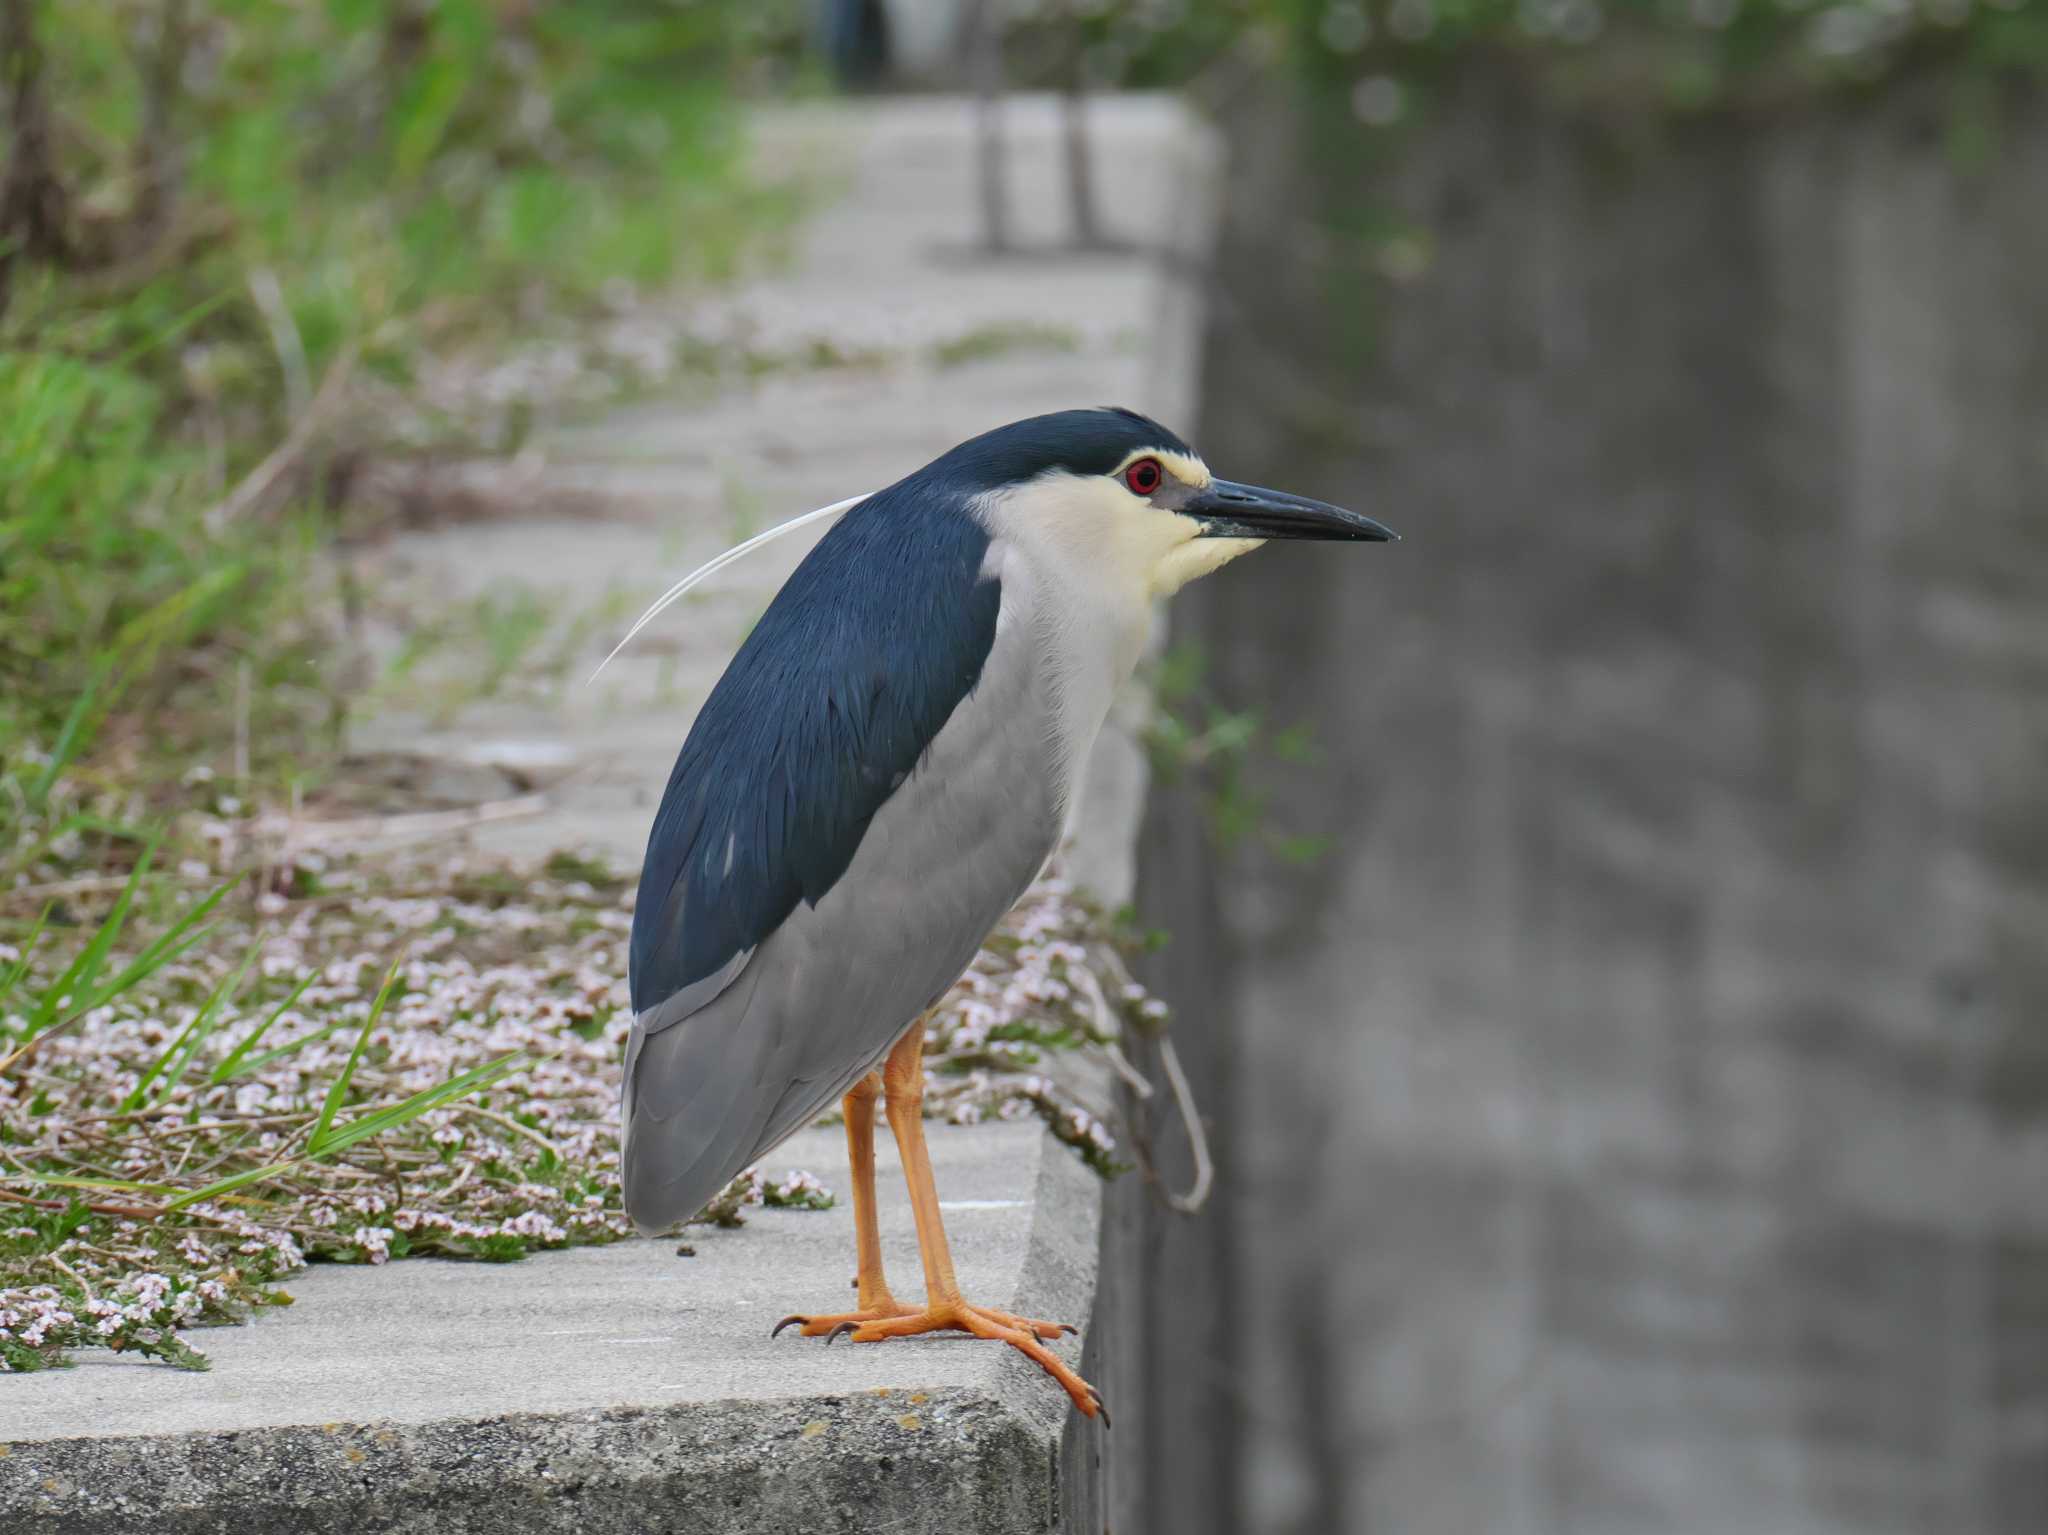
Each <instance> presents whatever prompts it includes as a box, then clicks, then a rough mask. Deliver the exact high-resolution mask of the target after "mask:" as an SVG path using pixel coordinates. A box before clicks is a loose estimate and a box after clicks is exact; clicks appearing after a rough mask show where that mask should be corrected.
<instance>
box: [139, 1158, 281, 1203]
mask: <svg viewBox="0 0 2048 1535" xmlns="http://www.w3.org/2000/svg"><path fill="white" fill-rule="evenodd" d="M304 1160H305V1158H304V1157H293V1158H292V1159H291V1160H289V1161H285V1162H272V1163H271V1164H270V1165H269V1166H268V1167H251V1168H245V1169H244V1170H243V1171H241V1172H238V1173H233V1174H231V1175H229V1176H228V1177H225V1178H223V1179H221V1180H220V1181H219V1182H218V1183H209V1184H207V1185H206V1187H205V1188H203V1189H194V1190H192V1192H191V1193H189V1194H180V1195H179V1196H178V1197H177V1198H176V1199H173V1200H171V1201H170V1202H169V1203H167V1204H166V1205H165V1206H164V1214H166V1215H170V1214H172V1213H174V1212H175V1211H178V1210H182V1209H184V1208H185V1207H186V1206H187V1205H196V1204H198V1203H199V1202H200V1201H201V1200H204V1199H218V1198H219V1197H220V1196H221V1195H223V1194H232V1193H234V1191H235V1190H236V1189H242V1188H247V1187H248V1186H249V1185H250V1184H252V1183H261V1182H262V1181H263V1180H264V1179H265V1178H273V1177H275V1176H277V1174H279V1173H281V1172H287V1171H289V1170H290V1169H292V1168H294V1167H296V1166H298V1164H299V1163H301V1162H303V1161H304Z"/></svg>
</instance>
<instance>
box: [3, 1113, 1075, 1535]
mask: <svg viewBox="0 0 2048 1535" xmlns="http://www.w3.org/2000/svg"><path fill="white" fill-rule="evenodd" d="M932 1140H933V1151H934V1156H935V1161H936V1164H937V1174H938V1179H939V1186H940V1191H941V1193H942V1194H943V1195H944V1196H945V1201H946V1205H947V1207H948V1208H947V1217H948V1224H949V1228H950V1229H951V1231H952V1233H953V1237H954V1242H955V1244H956V1248H957V1252H956V1257H957V1259H958V1265H959V1269H960V1277H961V1283H962V1286H963V1287H964V1288H965V1289H966V1290H967V1292H968V1294H969V1295H970V1296H971V1297H973V1298H975V1299H978V1300H981V1301H984V1302H986V1303H988V1304H991V1305H997V1306H1002V1307H1006V1308H1013V1309H1016V1310H1018V1311H1022V1312H1025V1313H1027V1314H1032V1315H1038V1316H1046V1317H1052V1318H1057V1319H1062V1320H1071V1321H1075V1322H1077V1323H1085V1321H1086V1319H1087V1318H1088V1316H1089V1313H1090V1310H1091V1306H1092V1301H1093V1291H1094V1284H1095V1249H1096V1220H1097V1216H1098V1211H1099V1208H1100V1185H1099V1184H1098V1182H1097V1180H1096V1178H1095V1176H1094V1175H1093V1174H1092V1173H1090V1172H1089V1171H1088V1170H1087V1169H1086V1168H1084V1167H1082V1166H1081V1165H1080V1163H1079V1162H1078V1161H1077V1160H1076V1159H1075V1157H1074V1156H1073V1154H1072V1153H1071V1152H1069V1151H1067V1150H1066V1149H1065V1148H1064V1147H1062V1146H1060V1145H1059V1144H1058V1143H1057V1142H1054V1141H1053V1140H1051V1138H1050V1137H1048V1136H1046V1135H1045V1134H1044V1133H1043V1132H1042V1131H1041V1130H1039V1129H1038V1128H1037V1127H1036V1126H1035V1125H991V1126H982V1127H977V1128H974V1129H954V1128H942V1127H936V1126H935V1127H933V1133H932ZM884 1142H885V1148H884V1154H883V1156H882V1158H881V1161H882V1168H881V1177H880V1184H881V1191H882V1200H881V1204H882V1220H883V1228H884V1237H885V1251H886V1254H887V1258H888V1262H889V1267H890V1273H891V1277H892V1280H893V1281H894V1282H895V1284H896V1286H897V1288H898V1291H899V1293H901V1294H904V1295H914V1294H916V1293H918V1292H919V1289H920V1285H919V1276H918V1269H917V1259H916V1244H915V1240H914V1237H913V1236H912V1234H911V1230H910V1216H909V1208H908V1201H907V1200H906V1199H905V1197H904V1195H903V1192H902V1180H901V1178H900V1176H892V1174H894V1173H895V1168H894V1166H893V1157H891V1156H889V1155H888V1154H887V1151H886V1137H885V1138H884ZM784 1157H786V1158H787V1160H788V1162H789V1163H791V1164H792V1165H801V1166H806V1167H809V1168H811V1169H812V1170H814V1171H816V1172H818V1173H819V1175H820V1176H821V1177H823V1178H825V1180H826V1181H827V1182H828V1183H831V1184H833V1185H834V1186H835V1187H837V1188H840V1189H842V1190H843V1189H844V1186H845V1177H846V1161H845V1152H844V1142H843V1140H842V1139H841V1138H840V1137H839V1135H838V1133H837V1132H836V1131H831V1130H812V1131H806V1132H804V1134H803V1135H801V1136H799V1137H797V1138H796V1139H795V1140H793V1141H792V1142H791V1143H790V1144H789V1145H788V1146H787V1147H786V1148H785V1151H784V1153H783V1156H778V1157H777V1158H776V1159H775V1164H774V1165H777V1166H780V1165H781V1163H782V1161H783V1159H784ZM1025 1207H1028V1209H1029V1219H1028V1221H1027V1220H1024V1219H1020V1218H1019V1217H1020V1216H1021V1215H1023V1214H1024V1213H1025ZM689 1242H690V1244H691V1245H692V1246H693V1247H694V1248H695V1251H696V1256H695V1257H693V1258H681V1257H678V1256H677V1255H676V1252H675V1246H676V1244H675V1243H674V1242H673V1241H667V1242H662V1241H641V1242H630V1243H624V1244H621V1245H619V1246H616V1247H610V1248H596V1249H583V1250H579V1251H574V1252H565V1253H553V1254H546V1255H543V1256H541V1257H538V1258H534V1259H530V1260H528V1261H527V1262H525V1263H521V1264H512V1265H507V1266H505V1267H502V1268H499V1267H491V1266H485V1265H477V1264H451V1263H443V1262H432V1261H409V1262H406V1263H402V1264H398V1265H395V1266H393V1267H392V1268H390V1269H387V1270H382V1271H376V1272H372V1271H369V1270H362V1269H346V1268H323V1269H320V1270H316V1271H313V1272H311V1273H309V1274H307V1275H305V1276H303V1278H302V1281H301V1282H300V1283H298V1284H295V1285H293V1286H292V1290H293V1293H294V1294H295V1295H296V1296H297V1297H298V1298H299V1300H300V1304H299V1305H297V1306H295V1307H293V1308H292V1309H290V1310H288V1311H282V1312H276V1313H271V1314H268V1315H266V1316H264V1317H263V1318H261V1319H259V1320H258V1321H257V1322H256V1323H255V1324H254V1325H252V1326H250V1327H246V1328H235V1329H223V1330H220V1331H215V1332H208V1333H204V1334H201V1335H199V1338H198V1341H199V1342H200V1343H201V1345H202V1346H203V1347H205V1348H206V1349H207V1350H208V1351H209V1352H210V1353H211V1354H212V1355H213V1356H214V1359H215V1369H214V1370H213V1372H212V1373H210V1374H205V1375H194V1374H188V1373H183V1372H178V1371H173V1370H170V1369H167V1368H165V1367H163V1366H161V1365H151V1364H145V1363H138V1362H133V1361H129V1360H123V1359H115V1358H111V1357H108V1358H103V1359H94V1360H92V1361H91V1362H89V1363H81V1364H80V1365H79V1366H78V1367H76V1368H74V1369H71V1370H67V1371H59V1372H52V1373H50V1374H48V1375H40V1376H28V1377H22V1378H18V1379H16V1380H12V1381H10V1382H8V1384H7V1386H6V1388H5V1390H4V1392H0V1525H4V1527H5V1528H6V1530H7V1531H8V1532H9V1535H31V1532H58V1531H62V1532H66V1535H73V1532H76V1535H93V1532H101V1531H107V1532H113V1531H124V1532H125V1531H137V1530H144V1529H147V1530H151V1531H166V1532H176V1531H192V1532H199V1531H206V1532H209V1535H237V1532H249V1535H257V1532H262V1535H277V1532H280V1531H286V1530H291V1531H308V1532H326V1531H334V1532H336V1535H340V1532H344V1531H346V1532H359V1531H365V1530H379V1531H385V1530H389V1531H407V1532H410V1531H419V1532H427V1531H435V1532H460V1531H482V1530H490V1531H529V1530H530V1531H558V1530H561V1531H566V1530H574V1531H577V1532H579V1535H601V1532H612V1531H619V1532H625V1531H642V1530H647V1529H653V1528H660V1529H664V1530H669V1531H678V1532H685V1531H687V1532H696V1531H707V1532H708V1531H719V1532H763V1535H765V1532H770V1531H776V1532H787V1531H804V1532H811V1531H818V1532H828V1531H842V1530H844V1531H856V1530H858V1531H861V1532H863V1535H868V1532H872V1531H873V1530H875V1529H876V1528H877V1527H878V1524H879V1525H880V1526H881V1527H886V1528H887V1529H889V1530H890V1531H891V1532H902V1535H914V1532H922V1531H931V1532H945V1535H954V1532H961V1531H975V1532H984V1531H985V1532H994V1535H1004V1532H1011V1531H1016V1532H1025V1531H1045V1530H1051V1529H1054V1528H1056V1527H1057V1523H1058V1519H1059V1509H1060V1507H1061V1503H1062V1489H1061V1487H1060V1477H1061V1438H1062V1433H1063V1431H1064V1430H1065V1429H1066V1427H1067V1419H1068V1407H1067V1401H1066V1397H1065V1395H1064V1394H1063V1393H1062V1392H1060V1391H1059V1389H1058V1388H1057V1387H1056V1386H1054V1385H1053V1384H1052V1383H1051V1382H1050V1381H1048V1380H1047V1379H1046V1378H1045V1377H1044V1375H1042V1374H1041V1373H1040V1372H1039V1371H1038V1370H1037V1369H1036V1367H1034V1366H1032V1365H1031V1364H1029V1363H1028V1362H1027V1361H1025V1360H1024V1359H1022V1358H1021V1357H1019V1356H1018V1355H1017V1354H1016V1353H1015V1352H1014V1351H1013V1350H1010V1349H1008V1348H1003V1347H1000V1346H995V1345H990V1344H985V1343H980V1342H977V1341H975V1340H971V1339H964V1338H963V1339H957V1340H956V1339H942V1338H932V1339H917V1340H906V1341H904V1342H898V1343H889V1344H885V1345H878V1346H866V1347H857V1346H854V1345H850V1344H844V1343H842V1344H839V1345H837V1346H834V1347H829V1348H828V1347H827V1346H826V1345H825V1344H823V1343H821V1342H819V1341H817V1340H813V1339H798V1338H796V1337H794V1336H793V1335H792V1334H789V1333H785V1334H784V1335H783V1336H782V1337H781V1338H779V1339H773V1340H771V1339H770V1338H769V1336H768V1332H769V1328H770V1327H771V1326H772V1325H773V1324H774V1322H775V1320H776V1319H777V1318H779V1317H780V1316H782V1315H783V1314H785V1313H786V1312H788V1311H790V1310H792V1309H799V1308H803V1309H823V1308H826V1307H828V1306H833V1305H842V1304H850V1300H848V1301H842V1300H841V1299H840V1297H843V1296H848V1295H849V1294H850V1292H849V1290H848V1279H849V1275H850V1272H851V1264H852V1251H853V1221H852V1214H851V1210H850V1207H848V1206H846V1205H844V1204H842V1205H841V1206H840V1207H839V1208H836V1209H834V1210H831V1211H827V1212H822V1213H817V1212H799V1211H779V1210H768V1211H762V1212H758V1213H756V1214H753V1215H751V1216H750V1217H749V1219H748V1224H747V1226H746V1227H745V1228H744V1229H742V1230H739V1231H695V1230H693V1231H692V1232H691V1233H690V1236H689ZM1063 1348H1064V1350H1065V1351H1066V1353H1067V1355H1068V1357H1069V1359H1070V1360H1074V1362H1076V1363H1078V1359H1077V1358H1076V1356H1077V1354H1078V1352H1079V1346H1078V1345H1077V1344H1075V1343H1073V1342H1071V1341H1069V1342H1067V1343H1066V1344H1064V1345H1063ZM514 1404H517V1406H518V1407H519V1408H522V1409H527V1410H512V1408H513V1405H514ZM536 1407H538V1408H539V1409H540V1410H532V1409H535V1408H536ZM1086 1431H1087V1432H1093V1433H1099V1432H1101V1430H1100V1429H1099V1428H1097V1427H1094V1426H1092V1425H1090V1426H1088V1428H1087V1430H1086Z"/></svg>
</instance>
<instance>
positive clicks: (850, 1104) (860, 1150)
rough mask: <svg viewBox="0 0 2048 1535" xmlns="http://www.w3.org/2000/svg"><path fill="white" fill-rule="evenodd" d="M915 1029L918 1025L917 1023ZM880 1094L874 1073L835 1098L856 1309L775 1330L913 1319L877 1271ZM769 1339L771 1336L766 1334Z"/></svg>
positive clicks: (814, 1331) (812, 1331)
mask: <svg viewBox="0 0 2048 1535" xmlns="http://www.w3.org/2000/svg"><path fill="white" fill-rule="evenodd" d="M918 1027H919V1029H920V1031H922V1029H923V1027H924V1026H923V1024H922V1023H920V1024H919V1025H918ZM881 1096H882V1078H881V1074H880V1073H879V1072H873V1071H871V1072H869V1073H868V1074H867V1075H866V1076H864V1077H862V1078H861V1079H860V1080H859V1081H858V1082H856V1083H854V1085H853V1087H852V1089H851V1090H850V1091H849V1092H848V1093H847V1095H846V1096H845V1097H844V1098H843V1099H841V1100H840V1108H841V1109H842V1110H843V1111H844V1112H845V1115H846V1154H847V1158H848V1160H849V1161H851V1162H852V1164H853V1232H854V1255H855V1256H854V1273H855V1279H854V1284H855V1285H856V1287H857V1288H856V1290H855V1292H854V1298H855V1300H856V1302H857V1303H858V1305H859V1308H860V1309H859V1310H857V1311H840V1312H834V1313H832V1314H830V1315H821V1316H805V1315H798V1316H786V1317H784V1318H783V1319H782V1320H781V1321H779V1322H777V1323H776V1324H775V1332H776V1333H779V1332H781V1331H782V1329H783V1328H785V1327H789V1326H792V1325H797V1324H800V1325H801V1326H802V1328H803V1335H804V1336H805V1337H807V1338H815V1337H817V1336H818V1335H819V1334H821V1333H829V1332H832V1331H834V1330H835V1329H836V1328H839V1327H843V1326H846V1325H848V1324H852V1325H854V1326H858V1325H859V1324H860V1323H862V1322H880V1321H886V1320H888V1319H890V1318H893V1317H900V1316H915V1315H916V1314H917V1309H916V1308H915V1307H914V1306H906V1305H904V1304H903V1303H902V1302H901V1301H899V1300H897V1299H896V1297H895V1296H893V1295H891V1294H890V1293H889V1281H888V1279H887V1277H885V1276H884V1274H883V1273H882V1227H881V1222H880V1221H878V1220H877V1219H876V1218H875V1100H876V1099H877V1098H879V1097H881ZM769 1336H770V1337H773V1336H775V1333H770V1334H769Z"/></svg>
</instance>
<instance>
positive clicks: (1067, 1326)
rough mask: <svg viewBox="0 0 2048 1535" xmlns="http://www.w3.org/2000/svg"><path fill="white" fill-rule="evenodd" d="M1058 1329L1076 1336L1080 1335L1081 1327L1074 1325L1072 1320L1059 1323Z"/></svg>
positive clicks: (1070, 1335)
mask: <svg viewBox="0 0 2048 1535" xmlns="http://www.w3.org/2000/svg"><path fill="white" fill-rule="evenodd" d="M1060 1331H1061V1332H1063V1333H1066V1334H1067V1335H1068V1336H1069V1337H1074V1338H1078V1337H1080V1336H1081V1329H1080V1328H1078V1327H1076V1326H1075V1325H1074V1324H1073V1323H1072V1322H1062V1323H1060Z"/></svg>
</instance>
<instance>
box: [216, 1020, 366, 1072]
mask: <svg viewBox="0 0 2048 1535" xmlns="http://www.w3.org/2000/svg"><path fill="white" fill-rule="evenodd" d="M347 1027H348V1020H347V1019H346V1018H337V1019H336V1020H335V1021H334V1022H332V1023H323V1024H322V1025H321V1026H320V1027H319V1028H317V1029H315V1030H313V1032H312V1033H310V1034H301V1035H300V1036H299V1037H298V1038H297V1039H294V1040H290V1041H288V1042H286V1043H285V1044H282V1045H277V1046H275V1047H273V1048H272V1049H269V1050H265V1051H264V1052H263V1053H262V1054H261V1055H253V1056H251V1057H250V1058H249V1059H248V1061H247V1062H246V1063H245V1064H244V1065H242V1066H241V1067H240V1068H238V1069H237V1070H236V1071H235V1072H234V1073H233V1075H235V1076H238V1077H246V1076H250V1075H253V1074H254V1073H256V1072H259V1071H261V1070H262V1069H263V1068H264V1067H265V1066H268V1065H269V1064H270V1063H271V1062H272V1061H275V1060H281V1059H283V1058H284V1057H285V1056H287V1055H290V1054H291V1053H292V1052H293V1051H294V1050H302V1049H304V1048H305V1047H306V1046H307V1045H310V1044H312V1043H313V1041H314V1040H316V1039H325V1038H326V1037H327V1036H328V1035H330V1034H333V1033H335V1032H337V1031H338V1030H341V1029H345V1028H347ZM221 1080H222V1081H226V1080H227V1078H225V1077H223V1078H222V1079H221Z"/></svg>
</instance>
